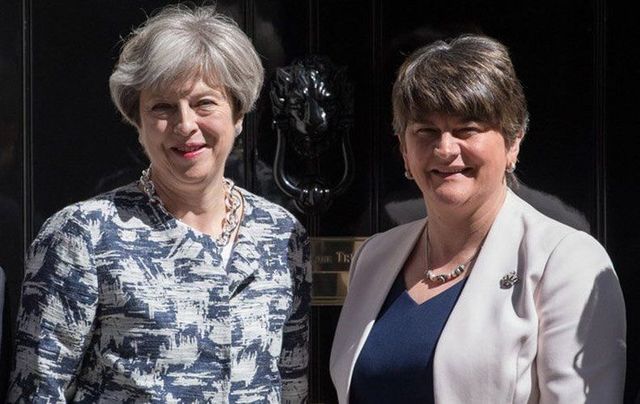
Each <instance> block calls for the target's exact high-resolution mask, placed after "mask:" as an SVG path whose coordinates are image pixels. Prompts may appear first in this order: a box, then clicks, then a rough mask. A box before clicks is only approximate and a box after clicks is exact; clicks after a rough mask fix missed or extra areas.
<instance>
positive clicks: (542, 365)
mask: <svg viewBox="0 0 640 404" xmlns="http://www.w3.org/2000/svg"><path fill="white" fill-rule="evenodd" d="M424 222H425V221H424V219H423V220H419V221H416V222H412V223H408V224H406V225H402V226H398V227H396V228H394V229H391V230H389V231H387V232H385V233H381V234H378V235H375V236H373V237H371V238H370V239H368V240H367V242H366V243H365V244H364V245H363V246H362V247H361V249H360V250H359V252H358V254H357V255H356V257H355V258H354V261H353V262H352V266H351V274H350V276H351V280H350V286H349V293H348V295H347V299H346V301H345V304H344V306H343V308H342V312H341V315H340V320H339V322H338V327H337V330H336V335H335V339H334V342H333V349H332V353H331V365H330V366H331V377H332V380H333V382H334V385H335V386H336V389H337V393H338V398H339V401H340V403H347V402H348V397H349V387H350V383H351V376H352V373H353V368H354V365H355V362H356V360H357V358H358V355H359V353H360V350H361V349H362V346H363V345H364V343H365V341H366V339H367V336H368V334H369V331H370V330H371V327H372V326H373V323H374V322H375V319H376V316H377V314H378V311H379V310H380V307H381V305H382V303H383V302H384V300H385V298H386V296H387V293H388V291H389V289H390V288H391V285H392V284H393V281H394V280H395V278H396V276H397V275H398V272H399V271H400V269H401V268H402V266H403V264H404V262H405V261H406V259H407V257H408V256H409V253H410V252H411V250H412V248H413V247H414V244H415V242H416V240H418V238H419V237H420V234H421V232H422V231H423V229H424ZM512 271H515V272H516V274H517V276H518V278H519V281H518V282H517V283H516V284H515V285H514V286H513V287H504V285H502V286H501V282H500V280H501V279H502V278H503V277H504V276H505V275H506V274H508V273H509V272H512ZM398 332H402V331H401V330H398ZM625 334H626V325H625V310H624V302H623V297H622V292H621V290H620V286H619V283H618V278H617V276H616V274H615V272H614V270H613V266H612V264H611V261H610V259H609V257H608V256H607V253H606V252H605V250H604V249H603V248H602V246H601V245H600V244H599V243H598V242H597V241H596V240H595V239H593V238H592V237H591V236H589V235H588V234H586V233H583V232H580V231H577V230H574V229H572V228H570V227H568V226H565V225H563V224H560V223H558V222H556V221H554V220H552V219H550V218H548V217H546V216H544V215H542V214H541V213H539V212H538V211H536V210H535V209H534V208H532V207H531V206H530V205H529V204H527V203H526V202H524V201H523V200H521V199H520V198H518V197H517V196H516V195H515V194H513V193H512V192H511V191H509V192H508V193H507V197H506V199H505V203H504V205H503V207H502V208H501V210H500V212H499V214H498V216H497V217H496V219H495V222H494V223H493V226H492V227H491V230H490V231H489V233H488V235H487V238H486V240H485V243H484V245H483V247H482V250H481V251H480V253H479V255H478V257H477V260H476V263H475V265H474V268H473V270H472V272H471V274H470V275H469V279H468V280H467V283H466V285H465V287H464V289H463V291H462V293H461V295H460V298H459V300H458V302H457V304H456V306H455V307H454V309H453V311H452V312H451V315H450V317H449V320H448V322H447V324H446V325H445V327H444V330H443V331H442V335H441V337H440V340H439V342H438V346H437V347H436V352H435V358H434V365H433V366H434V381H433V382H434V394H435V400H436V403H440V404H457V403H460V404H468V403H487V404H489V403H490V404H496V403H545V404H546V403H571V404H575V403H593V404H604V403H607V404H608V403H614V404H615V403H621V402H622V394H623V390H624V375H625V351H626V344H625Z"/></svg>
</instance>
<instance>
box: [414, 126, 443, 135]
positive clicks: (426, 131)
mask: <svg viewBox="0 0 640 404" xmlns="http://www.w3.org/2000/svg"><path fill="white" fill-rule="evenodd" d="M416 133H417V134H418V135H420V136H435V135H437V134H438V130H436V129H433V128H420V129H418V130H417V131H416Z"/></svg>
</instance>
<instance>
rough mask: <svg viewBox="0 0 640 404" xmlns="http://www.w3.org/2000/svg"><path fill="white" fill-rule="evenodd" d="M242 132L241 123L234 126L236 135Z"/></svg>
mask: <svg viewBox="0 0 640 404" xmlns="http://www.w3.org/2000/svg"><path fill="white" fill-rule="evenodd" d="M240 133H242V125H239V126H236V136H238V135H239V134H240Z"/></svg>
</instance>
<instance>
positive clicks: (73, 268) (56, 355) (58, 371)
mask: <svg viewBox="0 0 640 404" xmlns="http://www.w3.org/2000/svg"><path fill="white" fill-rule="evenodd" d="M89 234H91V233H90V232H88V231H87V228H86V226H84V225H83V224H81V223H79V221H77V220H75V219H74V218H73V217H69V216H66V215H64V214H62V213H59V214H57V215H54V216H53V217H52V218H51V219H49V220H48V221H47V223H45V225H44V227H43V229H42V231H41V232H40V234H39V235H38V237H37V238H36V239H35V241H34V242H33V244H32V245H31V247H30V249H29V251H28V253H27V257H26V259H25V275H24V281H23V285H22V295H21V301H20V308H19V312H18V318H17V323H18V324H17V332H16V349H15V362H14V368H13V371H12V374H11V378H10V385H9V392H8V400H9V402H29V403H30V402H47V403H53V402H58V403H61V402H65V401H67V400H69V399H70V398H71V396H72V395H73V392H74V385H75V376H76V374H77V372H78V369H79V367H80V364H81V361H82V358H83V354H84V351H85V349H86V346H87V344H88V342H89V339H90V333H91V328H92V324H93V320H94V316H95V312H96V303H97V295H98V293H97V277H96V273H95V269H94V266H93V263H92V247H91V242H90V241H91V237H90V235H89Z"/></svg>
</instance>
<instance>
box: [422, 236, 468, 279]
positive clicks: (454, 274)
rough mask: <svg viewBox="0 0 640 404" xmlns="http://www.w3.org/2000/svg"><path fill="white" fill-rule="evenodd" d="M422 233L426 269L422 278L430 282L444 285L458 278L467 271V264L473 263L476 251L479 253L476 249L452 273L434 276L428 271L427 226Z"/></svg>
mask: <svg viewBox="0 0 640 404" xmlns="http://www.w3.org/2000/svg"><path fill="white" fill-rule="evenodd" d="M427 224H428V223H427ZM424 231H425V238H424V239H425V242H424V244H425V245H424V262H425V267H426V269H425V271H424V276H425V278H427V279H428V280H429V281H431V282H434V283H439V284H443V283H446V282H448V281H450V280H452V279H455V278H457V277H458V276H460V275H462V274H463V273H464V271H465V270H466V269H467V267H468V266H469V264H471V261H473V259H474V258H475V257H476V255H478V251H480V247H478V249H477V250H476V252H475V253H473V255H472V256H471V258H469V259H467V260H466V261H464V262H463V263H462V264H458V265H456V267H455V268H454V269H453V271H451V272H449V273H447V274H439V275H435V274H434V273H433V271H432V270H431V269H429V244H430V243H429V229H428V227H427V225H425V226H424Z"/></svg>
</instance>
